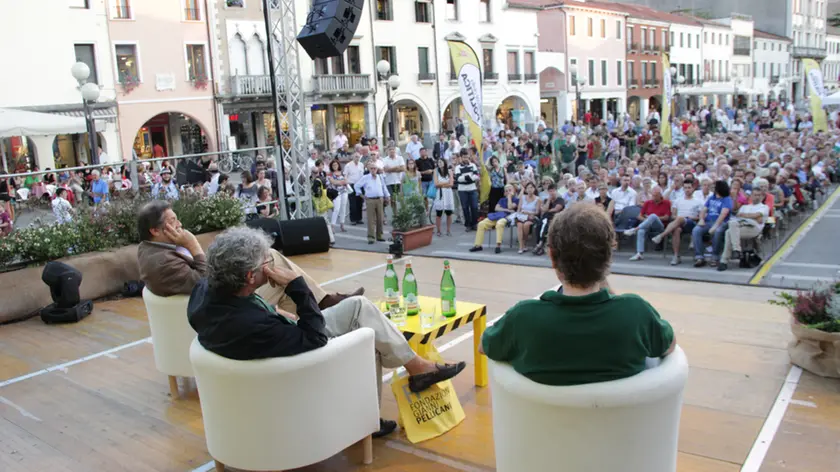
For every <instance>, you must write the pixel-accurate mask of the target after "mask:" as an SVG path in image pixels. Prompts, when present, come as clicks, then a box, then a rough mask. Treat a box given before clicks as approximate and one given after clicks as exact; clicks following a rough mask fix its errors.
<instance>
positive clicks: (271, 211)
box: [257, 187, 280, 218]
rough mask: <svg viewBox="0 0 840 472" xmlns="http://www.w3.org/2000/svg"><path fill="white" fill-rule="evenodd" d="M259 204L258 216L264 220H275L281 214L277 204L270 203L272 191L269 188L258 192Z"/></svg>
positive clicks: (263, 188)
mask: <svg viewBox="0 0 840 472" xmlns="http://www.w3.org/2000/svg"><path fill="white" fill-rule="evenodd" d="M257 202H258V203H257V214H258V215H260V216H261V217H263V218H275V217H276V216H277V215H278V214H279V213H280V209H279V208H278V207H277V203H269V202H271V189H270V188H268V187H260V189H259V190H257Z"/></svg>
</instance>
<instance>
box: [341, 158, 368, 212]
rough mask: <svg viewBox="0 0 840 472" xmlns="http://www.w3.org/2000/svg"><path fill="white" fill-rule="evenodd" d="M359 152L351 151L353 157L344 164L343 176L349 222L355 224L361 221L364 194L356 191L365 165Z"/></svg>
mask: <svg viewBox="0 0 840 472" xmlns="http://www.w3.org/2000/svg"><path fill="white" fill-rule="evenodd" d="M361 157H362V156H361V154H359V153H358V152H356V153H353V159H352V160H351V161H350V162H348V163H347V164H345V165H344V177H345V180H346V181H347V185H348V190H349V193H348V195H347V201H348V203H349V207H350V224H351V225H353V226H356V225H357V224H359V223H361V222H362V204H363V203H364V200H363V198H364V196H363V195H362V194H360V193H358V192H357V191H356V184H357V183H358V182H359V180H361V178H362V176H363V175H364V174H365V167H364V164H362V163H361V162H359V161H360V159H361Z"/></svg>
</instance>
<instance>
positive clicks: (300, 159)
mask: <svg viewBox="0 0 840 472" xmlns="http://www.w3.org/2000/svg"><path fill="white" fill-rule="evenodd" d="M263 14H264V15H265V29H266V33H267V37H268V65H269V70H271V71H272V74H271V89H272V90H271V95H272V98H273V100H274V116H275V118H276V121H275V126H274V128H275V130H276V133H275V134H276V139H277V151H276V152H275V156H274V157H275V159H276V163H277V172H278V174H279V176H280V178H279V179H278V184H279V186H280V189H279V194H280V215H281V218H282V219H300V218H309V217H311V216H313V210H312V200H311V191H310V182H309V178H310V172H309V169H308V166H307V164H306V161H307V159H308V156H307V154H308V146H307V142H306V136H307V135H306V107H305V104H304V96H303V87H302V83H301V82H302V81H301V78H300V59H299V57H298V44H297V34H298V28H297V22H296V20H295V18H296V16H295V0H263ZM284 163H285V166H284ZM287 169H290V171H289V172H288V175H287V172H286V170H287ZM286 179H288V180H289V181H290V182H291V189H286V186H285V185H284V184H283V183H282V182H283V181H285V180H286ZM288 190H291V194H290V193H289V191H288Z"/></svg>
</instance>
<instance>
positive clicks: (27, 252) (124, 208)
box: [0, 195, 245, 268]
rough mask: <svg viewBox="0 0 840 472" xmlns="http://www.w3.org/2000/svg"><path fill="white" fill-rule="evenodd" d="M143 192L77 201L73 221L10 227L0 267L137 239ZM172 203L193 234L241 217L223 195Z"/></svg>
mask: <svg viewBox="0 0 840 472" xmlns="http://www.w3.org/2000/svg"><path fill="white" fill-rule="evenodd" d="M147 201H149V200H148V199H147V198H135V199H121V200H115V201H114V202H113V203H111V204H110V205H108V206H104V207H98V208H91V207H86V206H80V207H77V210H76V213H75V214H74V216H73V221H72V222H71V223H67V224H61V225H60V224H50V225H41V226H35V227H30V228H21V229H18V230H15V231H14V232H13V233H12V234H11V235H9V236H8V237H6V238H3V239H0V268H6V267H7V266H8V265H9V264H10V263H13V262H16V261H17V262H22V263H27V264H40V263H43V262H47V261H51V260H54V259H60V258H62V257H66V256H68V255H76V254H84V253H88V252H96V251H104V250H108V249H113V248H118V247H122V246H128V245H131V244H137V243H138V242H140V235H139V233H138V232H137V212H138V211H139V210H140V207H142V206H143V205H144V204H145V203H146V202H147ZM172 209H173V211H175V213H176V214H177V215H178V218H179V219H180V220H181V222H182V224H183V226H184V228H186V229H187V230H189V231H190V232H192V233H195V234H201V233H207V232H211V231H218V230H222V229H225V228H229V227H231V226H236V225H238V224H240V223H242V221H243V220H244V218H245V214H244V212H243V210H242V205H241V204H240V202H239V200H237V199H235V198H232V197H228V196H225V195H218V196H215V197H213V198H206V199H198V198H184V199H182V200H178V201H175V202H173V204H172Z"/></svg>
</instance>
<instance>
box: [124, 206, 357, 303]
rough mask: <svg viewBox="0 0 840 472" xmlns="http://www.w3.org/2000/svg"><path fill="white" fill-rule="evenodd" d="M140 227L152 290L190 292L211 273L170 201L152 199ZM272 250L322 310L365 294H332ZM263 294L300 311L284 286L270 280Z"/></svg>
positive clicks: (145, 277)
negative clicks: (271, 284)
mask: <svg viewBox="0 0 840 472" xmlns="http://www.w3.org/2000/svg"><path fill="white" fill-rule="evenodd" d="M137 230H138V232H139V233H140V247H139V248H138V249H137V260H138V263H139V265H140V279H141V280H142V281H143V282H144V283H145V284H146V287H147V288H148V289H149V291H151V292H152V293H154V294H155V295H157V296H159V297H169V296H172V295H189V294H190V293H191V292H192V289H193V287H195V285H196V284H197V283H198V281H199V280H200V279H201V278H203V277H205V276H206V274H207V258H206V256H205V255H204V250H203V249H202V248H201V245H200V244H199V243H198V239H196V237H195V235H193V234H192V233H190V232H189V231H187V230H185V229H183V228H182V227H181V222H180V221H178V216H177V215H175V212H174V211H172V208H171V206H170V205H169V203H168V202H166V201H163V200H155V201H152V202H149V203H147V204H146V205H145V206H144V207H143V208H142V209H141V210H140V212H139V214H138V215H137ZM272 254H273V256H274V264H275V266H276V267H280V268H283V269H285V270H290V271H292V272H294V273H295V274H297V275H299V276H302V277H303V278H304V281H305V282H306V285H307V286H308V287H309V289H310V290H311V291H312V294H313V295H315V300H316V301H317V302H318V306H319V307H320V308H321V309H322V310H323V309H326V308H329V307H331V306H334V305H336V304H337V303H338V302H340V301H341V300H344V299H345V298H347V297H351V296H356V295H362V294H364V288H360V289H358V290H356V291H355V292H353V293H352V294H349V295H344V294H339V293H333V294H328V293H327V292H326V291H324V289H322V288H321V286H320V285H318V283H317V282H315V280H313V279H312V277H310V276H309V275H307V274H306V272H304V271H303V269H301V268H300V267H298V266H297V264H295V263H294V262H292V261H290V260H289V259H287V258H286V257H285V256H283V255H282V254H280V253H279V252H277V251H274V250H272ZM259 295H260V296H261V297H263V298H264V299H265V300H266V301H267V302H269V303H271V304H272V305H277V307H278V308H279V310H280V312H281V314H284V315H286V316H289V315H292V317H294V316H295V315H296V314H297V306H296V305H295V303H294V301H293V300H292V299H291V298H289V297H288V296H287V295H286V293H285V291H284V290H283V288H282V287H271V286H270V285H269V284H266V285H265V286H263V287H260V290H259Z"/></svg>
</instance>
